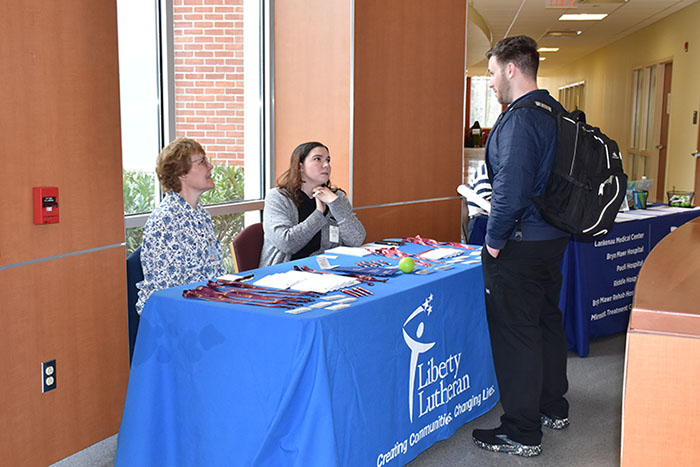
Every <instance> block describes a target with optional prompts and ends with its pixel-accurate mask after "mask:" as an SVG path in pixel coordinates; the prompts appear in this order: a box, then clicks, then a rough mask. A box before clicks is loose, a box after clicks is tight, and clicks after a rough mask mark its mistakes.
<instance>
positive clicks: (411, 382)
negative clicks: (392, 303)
mask: <svg viewBox="0 0 700 467" xmlns="http://www.w3.org/2000/svg"><path fill="white" fill-rule="evenodd" d="M432 301H433V294H430V295H429V296H428V298H426V299H425V302H423V304H422V305H421V306H419V307H418V308H416V309H415V310H413V313H411V315H410V316H409V317H408V318H406V321H404V323H403V329H402V331H403V339H404V340H405V341H406V345H407V346H408V348H409V349H411V363H410V367H409V368H410V370H409V379H408V414H409V416H410V418H411V422H413V392H414V391H413V389H414V387H415V382H416V366H417V365H418V356H419V355H420V354H422V353H423V352H427V351H428V350H430V349H432V348H433V346H434V345H435V342H421V341H419V340H417V339H420V338H421V337H423V333H424V332H425V323H424V322H421V323H419V324H418V326H416V327H415V337H416V338H415V339H414V338H413V337H411V336H410V335H409V334H408V332H406V326H407V325H408V324H409V323H410V322H411V321H413V320H414V319H417V318H418V317H419V315H421V314H423V313H425V315H426V317H427V316H430V313H432V312H433V307H432V305H431V304H430V303H431V302H432ZM421 318H422V317H421Z"/></svg>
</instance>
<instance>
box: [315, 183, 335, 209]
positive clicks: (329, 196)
mask: <svg viewBox="0 0 700 467" xmlns="http://www.w3.org/2000/svg"><path fill="white" fill-rule="evenodd" d="M313 197H314V199H315V200H316V209H318V210H319V211H321V212H324V211H325V210H326V204H328V203H332V202H333V201H335V200H336V199H337V198H338V195H336V194H335V193H333V192H332V191H331V190H330V188H328V187H326V186H317V187H316V188H314V190H313Z"/></svg>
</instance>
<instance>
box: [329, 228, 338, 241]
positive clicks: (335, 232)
mask: <svg viewBox="0 0 700 467" xmlns="http://www.w3.org/2000/svg"><path fill="white" fill-rule="evenodd" d="M328 236H329V237H330V238H329V240H330V241H331V243H340V229H339V228H338V226H337V225H331V226H330V231H329V232H328Z"/></svg>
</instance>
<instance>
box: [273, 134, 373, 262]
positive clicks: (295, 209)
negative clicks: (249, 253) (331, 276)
mask: <svg viewBox="0 0 700 467" xmlns="http://www.w3.org/2000/svg"><path fill="white" fill-rule="evenodd" d="M330 176H331V156H330V154H329V152H328V148H327V147H326V146H325V145H323V144H321V143H318V142H309V143H303V144H300V145H299V146H297V147H296V149H294V151H293V152H292V157H291V160H290V162H289V169H287V171H286V172H284V173H283V174H282V176H280V178H278V179H277V187H276V188H273V189H272V190H270V192H269V193H268V194H267V196H266V197H265V209H264V211H263V230H264V232H265V241H264V244H263V249H262V254H261V257H260V267H264V266H270V265H272V264H277V263H283V262H285V261H290V260H294V259H298V258H306V257H307V256H312V255H315V254H318V253H320V252H322V251H324V250H327V249H328V248H333V247H336V246H339V245H345V246H360V245H361V244H362V242H364V241H365V228H364V227H363V226H362V224H361V223H360V221H359V220H358V219H357V217H355V214H353V212H352V206H351V205H350V201H348V198H347V197H346V196H345V192H343V190H341V189H339V188H337V187H334V186H333V185H331V182H330Z"/></svg>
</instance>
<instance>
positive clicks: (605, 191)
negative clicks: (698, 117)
mask: <svg viewBox="0 0 700 467" xmlns="http://www.w3.org/2000/svg"><path fill="white" fill-rule="evenodd" d="M521 107H529V108H536V109H540V110H542V111H543V112H546V113H547V114H549V115H551V116H552V117H553V118H554V119H556V122H557V138H558V139H557V153H556V155H555V156H554V163H553V165H552V172H551V175H550V176H549V181H548V182H547V188H546V189H545V192H544V194H542V195H539V196H535V197H534V198H533V201H534V202H535V206H537V209H538V210H539V212H540V215H542V217H543V218H544V220H546V221H547V222H548V223H550V224H551V225H553V226H555V227H557V228H559V229H561V230H563V231H565V232H569V233H572V234H579V235H586V236H591V237H595V236H602V235H605V234H607V233H608V232H609V231H610V229H611V228H612V226H613V224H614V223H615V217H616V216H617V211H618V210H619V208H620V206H621V205H622V201H623V199H625V196H626V194H627V175H625V173H624V171H623V170H622V154H621V153H620V149H619V148H618V147H617V143H616V142H615V141H613V140H612V139H610V138H608V137H607V136H605V135H604V134H603V133H602V132H601V131H600V128H596V127H593V126H591V125H588V124H587V123H586V115H585V114H584V113H583V112H582V111H580V110H575V111H573V112H571V113H569V112H559V111H557V110H556V109H553V108H552V107H551V106H549V105H547V104H544V103H542V102H539V101H534V100H529V101H523V102H521V103H519V104H516V105H515V106H514V107H513V108H512V109H511V110H515V109H517V108H521Z"/></svg>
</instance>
